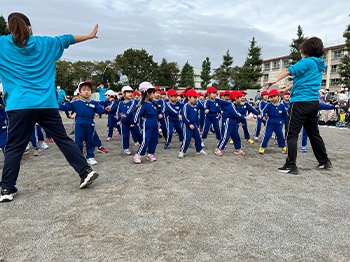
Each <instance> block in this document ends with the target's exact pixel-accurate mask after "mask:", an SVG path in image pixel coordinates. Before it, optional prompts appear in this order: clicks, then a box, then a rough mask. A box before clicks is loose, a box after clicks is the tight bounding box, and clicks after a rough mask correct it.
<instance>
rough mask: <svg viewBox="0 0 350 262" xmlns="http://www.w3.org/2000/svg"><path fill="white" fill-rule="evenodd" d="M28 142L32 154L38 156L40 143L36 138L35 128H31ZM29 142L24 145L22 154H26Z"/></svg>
mask: <svg viewBox="0 0 350 262" xmlns="http://www.w3.org/2000/svg"><path fill="white" fill-rule="evenodd" d="M29 142H31V143H32V146H33V149H34V154H33V155H34V156H40V155H41V150H40V144H39V140H38V133H37V129H36V128H35V126H34V128H33V131H32V135H31V136H30V139H29ZM28 150H29V143H28V145H27V147H26V149H25V150H24V153H23V155H26V154H28V153H29V151H28Z"/></svg>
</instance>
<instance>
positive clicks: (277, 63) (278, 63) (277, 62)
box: [273, 61, 280, 69]
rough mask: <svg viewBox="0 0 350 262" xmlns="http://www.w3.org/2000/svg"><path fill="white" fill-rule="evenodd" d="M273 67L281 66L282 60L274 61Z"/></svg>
mask: <svg viewBox="0 0 350 262" xmlns="http://www.w3.org/2000/svg"><path fill="white" fill-rule="evenodd" d="M273 68H274V69H276V68H280V61H276V62H273Z"/></svg>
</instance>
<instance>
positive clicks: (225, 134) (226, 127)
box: [218, 118, 229, 149]
mask: <svg viewBox="0 0 350 262" xmlns="http://www.w3.org/2000/svg"><path fill="white" fill-rule="evenodd" d="M228 121H229V118H227V119H226V126H225V132H224V136H223V138H222V142H221V144H220V145H219V146H218V148H219V149H221V147H222V146H223V144H224V142H225V141H226V139H227V131H228Z"/></svg>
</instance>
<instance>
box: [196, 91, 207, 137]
mask: <svg viewBox="0 0 350 262" xmlns="http://www.w3.org/2000/svg"><path fill="white" fill-rule="evenodd" d="M198 94H199V98H198V100H197V104H198V109H199V110H198V111H199V129H200V131H202V130H203V126H204V118H205V114H204V102H205V101H204V94H203V93H201V92H200V93H198Z"/></svg>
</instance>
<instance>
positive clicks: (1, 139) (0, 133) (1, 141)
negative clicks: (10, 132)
mask: <svg viewBox="0 0 350 262" xmlns="http://www.w3.org/2000/svg"><path fill="white" fill-rule="evenodd" d="M6 142H7V126H0V146H1V149H2V152H3V153H4V152H5V146H6Z"/></svg>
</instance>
